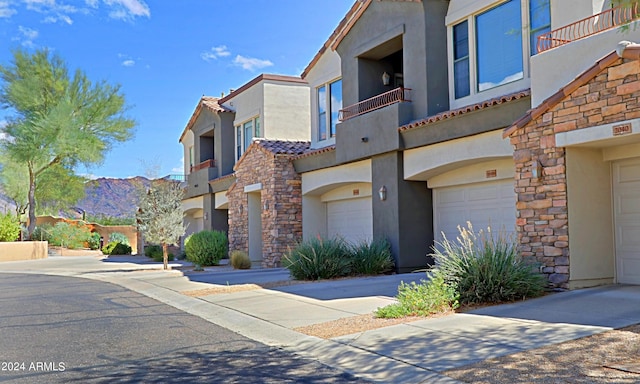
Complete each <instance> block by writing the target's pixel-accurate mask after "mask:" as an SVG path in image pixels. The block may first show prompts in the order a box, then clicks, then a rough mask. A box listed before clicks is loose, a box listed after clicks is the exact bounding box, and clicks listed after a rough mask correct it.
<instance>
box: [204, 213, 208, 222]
mask: <svg viewBox="0 0 640 384" xmlns="http://www.w3.org/2000/svg"><path fill="white" fill-rule="evenodd" d="M204 220H205V221H207V220H209V212H205V213H204Z"/></svg>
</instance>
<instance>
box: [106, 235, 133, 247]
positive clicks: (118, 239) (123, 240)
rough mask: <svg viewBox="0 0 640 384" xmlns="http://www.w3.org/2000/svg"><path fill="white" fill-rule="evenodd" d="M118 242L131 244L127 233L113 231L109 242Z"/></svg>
mask: <svg viewBox="0 0 640 384" xmlns="http://www.w3.org/2000/svg"><path fill="white" fill-rule="evenodd" d="M113 241H115V242H117V243H122V244H126V245H131V244H130V243H129V238H128V237H127V235H125V234H124V233H120V232H113V233H111V234H110V235H109V242H110V243H111V242H113Z"/></svg>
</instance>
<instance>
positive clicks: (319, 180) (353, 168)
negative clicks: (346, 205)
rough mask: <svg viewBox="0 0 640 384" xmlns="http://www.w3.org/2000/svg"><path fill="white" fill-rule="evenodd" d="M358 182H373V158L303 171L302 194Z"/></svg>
mask: <svg viewBox="0 0 640 384" xmlns="http://www.w3.org/2000/svg"><path fill="white" fill-rule="evenodd" d="M358 182H360V183H371V160H362V161H358V162H355V163H349V164H345V165H341V166H337V167H331V168H325V169H320V170H317V171H312V172H306V173H303V174H302V194H303V195H308V194H314V195H315V194H322V193H325V192H327V191H329V190H331V189H334V188H336V187H338V186H340V185H346V184H351V183H358Z"/></svg>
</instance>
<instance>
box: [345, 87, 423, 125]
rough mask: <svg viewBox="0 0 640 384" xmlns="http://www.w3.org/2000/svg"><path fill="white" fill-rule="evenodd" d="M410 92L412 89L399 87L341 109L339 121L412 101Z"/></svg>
mask: <svg viewBox="0 0 640 384" xmlns="http://www.w3.org/2000/svg"><path fill="white" fill-rule="evenodd" d="M410 92H411V89H410V88H404V87H398V88H396V89H393V90H391V91H389V92H385V93H382V94H380V95H377V96H374V97H372V98H369V99H366V100H363V101H361V102H359V103H357V104H353V105H350V106H348V107H345V108H343V109H341V110H340V114H339V116H338V119H339V120H340V121H346V120H349V119H352V118H354V117H356V116H360V115H364V114H365V113H369V112H371V111H375V110H377V109H380V108H384V107H386V106H388V105H392V104H396V103H400V102H403V101H411V98H410Z"/></svg>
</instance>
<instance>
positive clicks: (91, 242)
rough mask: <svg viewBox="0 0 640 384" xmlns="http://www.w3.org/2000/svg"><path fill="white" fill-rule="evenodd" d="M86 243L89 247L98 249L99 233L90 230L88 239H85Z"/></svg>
mask: <svg viewBox="0 0 640 384" xmlns="http://www.w3.org/2000/svg"><path fill="white" fill-rule="evenodd" d="M87 245H88V246H89V249H94V250H95V249H99V248H100V234H99V233H98V232H91V235H90V236H89V239H88V240H87Z"/></svg>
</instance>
